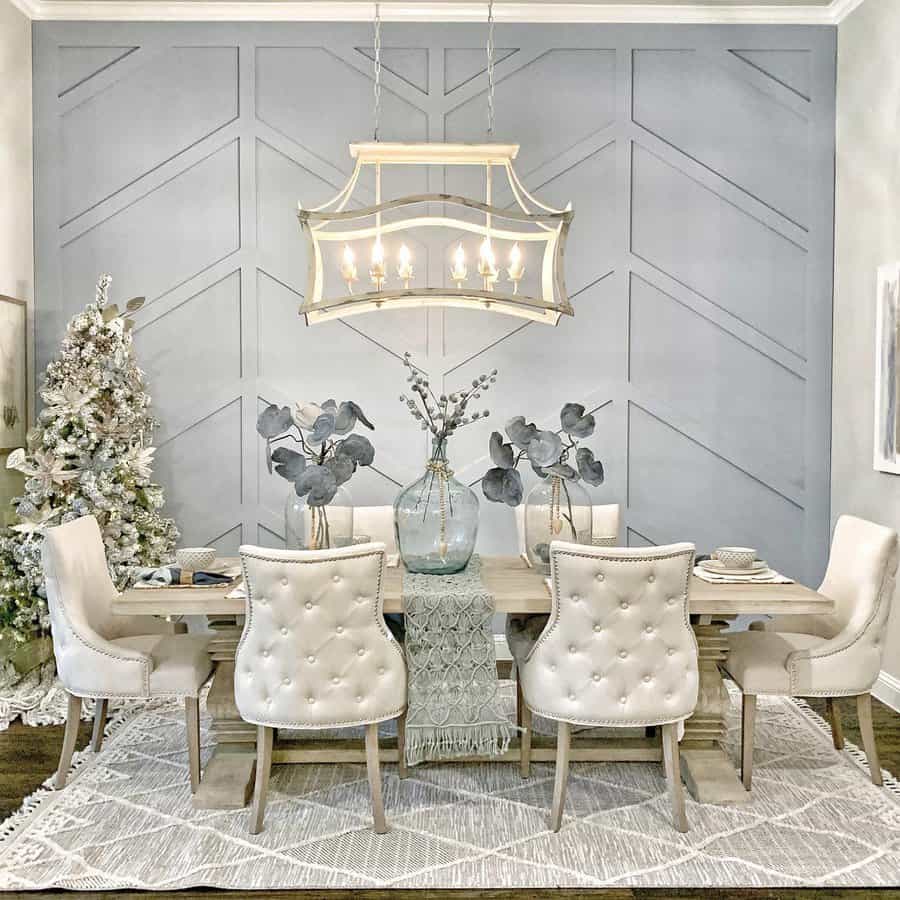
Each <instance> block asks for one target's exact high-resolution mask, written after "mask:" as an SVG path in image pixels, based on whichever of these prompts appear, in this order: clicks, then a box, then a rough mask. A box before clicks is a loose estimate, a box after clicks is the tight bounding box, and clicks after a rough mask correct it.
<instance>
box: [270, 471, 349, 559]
mask: <svg viewBox="0 0 900 900" xmlns="http://www.w3.org/2000/svg"><path fill="white" fill-rule="evenodd" d="M352 543H353V502H352V501H351V499H350V492H349V491H348V490H347V489H346V488H345V487H344V486H343V485H340V486H339V487H338V489H337V493H336V494H335V495H334V498H333V499H332V501H331V503H329V504H328V505H327V506H310V505H309V504H308V503H307V502H306V497H298V496H297V494H296V493H295V492H294V490H293V489H291V490H290V491H289V492H288V495H287V499H286V500H285V503H284V546H285V549H287V550H328V549H332V548H335V547H349V546H350V545H351V544H352Z"/></svg>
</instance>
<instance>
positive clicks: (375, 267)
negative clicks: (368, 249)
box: [369, 237, 385, 291]
mask: <svg viewBox="0 0 900 900" xmlns="http://www.w3.org/2000/svg"><path fill="white" fill-rule="evenodd" d="M369 277H370V278H371V279H372V284H374V285H375V290H376V291H380V290H381V289H382V288H383V287H384V277H385V271H384V244H382V243H381V238H380V237H377V238H375V243H374V244H372V266H371V268H370V269H369Z"/></svg>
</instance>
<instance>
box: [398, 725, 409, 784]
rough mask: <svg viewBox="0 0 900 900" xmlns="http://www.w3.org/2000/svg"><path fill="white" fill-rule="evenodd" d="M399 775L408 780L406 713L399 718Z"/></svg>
mask: <svg viewBox="0 0 900 900" xmlns="http://www.w3.org/2000/svg"><path fill="white" fill-rule="evenodd" d="M397 774H398V775H399V776H400V777H401V778H406V775H407V768H406V713H405V712H404V713H403V715H402V716H398V717H397Z"/></svg>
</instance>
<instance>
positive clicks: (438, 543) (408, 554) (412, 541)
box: [394, 440, 478, 575]
mask: <svg viewBox="0 0 900 900" xmlns="http://www.w3.org/2000/svg"><path fill="white" fill-rule="evenodd" d="M394 525H395V528H396V531H397V545H398V549H399V551H400V556H401V558H402V559H403V563H404V565H405V566H406V568H407V569H408V570H409V571H410V572H422V573H425V574H426V575H452V574H453V573H454V572H461V571H462V570H463V569H464V568H465V567H466V566H467V565H468V562H469V559H470V558H471V556H472V552H473V551H474V550H475V538H476V537H477V536H478V497H477V495H476V494H475V492H474V491H473V490H472V489H471V488H470V487H468V486H467V485H465V484H463V483H462V482H461V481H457V480H456V479H455V478H454V477H453V472H452V471H451V469H450V467H449V465H448V463H447V446H446V441H439V440H435V442H434V447H433V449H432V453H431V459H430V460H429V461H428V464H427V465H426V467H425V474H424V475H423V476H422V477H421V478H419V479H418V480H417V481H414V482H413V483H412V484H411V485H409V486H408V487H406V488H404V489H403V491H402V492H401V493H400V496H399V497H398V498H397V500H396V502H395V503H394Z"/></svg>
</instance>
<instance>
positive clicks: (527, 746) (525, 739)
mask: <svg viewBox="0 0 900 900" xmlns="http://www.w3.org/2000/svg"><path fill="white" fill-rule="evenodd" d="M521 728H522V730H521V731H520V732H519V773H520V774H521V776H522V777H523V778H528V777H530V775H531V710H530V709H529V707H528V704H527V703H526V702H525V700H524V698H523V699H522V725H521Z"/></svg>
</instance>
